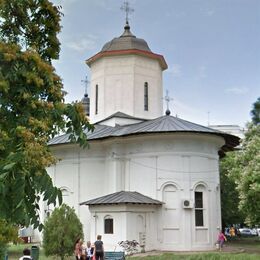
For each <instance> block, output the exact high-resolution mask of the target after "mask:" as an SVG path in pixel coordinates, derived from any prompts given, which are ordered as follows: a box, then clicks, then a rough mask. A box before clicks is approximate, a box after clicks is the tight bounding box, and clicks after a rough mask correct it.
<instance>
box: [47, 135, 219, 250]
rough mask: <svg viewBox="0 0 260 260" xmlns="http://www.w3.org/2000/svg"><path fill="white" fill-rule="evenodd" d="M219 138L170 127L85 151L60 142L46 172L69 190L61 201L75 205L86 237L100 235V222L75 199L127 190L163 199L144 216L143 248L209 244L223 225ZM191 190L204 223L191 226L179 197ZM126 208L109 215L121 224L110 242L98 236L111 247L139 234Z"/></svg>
mask: <svg viewBox="0 0 260 260" xmlns="http://www.w3.org/2000/svg"><path fill="white" fill-rule="evenodd" d="M223 144H224V140H223V138H222V137H217V136H213V135H207V134H204V135H200V134H177V133H175V134H160V135H142V136H136V137H128V138H122V139H111V140H104V141H95V142H94V141H93V142H90V149H86V150H82V149H80V148H76V146H73V145H59V146H53V147H52V149H53V151H54V152H55V154H56V155H57V156H58V157H59V158H61V159H62V161H61V162H59V163H58V164H57V165H56V166H54V167H52V168H50V169H49V170H48V172H49V173H50V175H51V176H52V178H53V181H54V183H55V185H57V186H58V187H67V188H68V190H69V194H70V196H67V197H66V198H64V199H65V201H66V202H67V203H68V204H69V205H70V206H74V208H75V209H76V212H77V213H78V215H79V217H80V220H81V221H82V223H83V225H84V233H85V239H86V240H89V239H90V238H91V240H93V238H94V237H95V236H96V235H97V234H98V233H99V234H101V235H103V232H102V230H103V224H102V223H101V222H98V221H97V222H96V223H94V224H93V221H94V217H93V216H92V217H91V214H90V211H89V210H88V207H87V206H79V203H81V202H84V201H87V200H90V199H93V198H97V197H100V196H103V195H106V194H110V193H113V192H116V191H121V190H126V191H138V192H140V193H142V194H144V195H147V196H149V197H152V198H154V199H158V200H160V201H164V202H166V203H165V204H164V205H163V207H161V208H160V209H158V210H157V211H154V212H153V213H149V214H148V213H147V214H146V216H145V219H146V229H145V230H146V231H145V232H146V240H147V248H148V249H149V250H151V249H158V250H206V249H213V248H214V242H215V241H216V237H217V232H218V227H220V226H221V219H220V218H221V212H220V190H219V169H218V153H217V151H218V149H219V148H220V147H221V146H222V145H223ZM196 189H198V190H199V191H200V190H202V191H203V199H204V209H203V215H204V226H203V227H195V210H194V208H192V209H183V208H182V201H183V199H189V200H191V201H194V192H195V190H196ZM148 208H149V207H148ZM150 210H151V208H150ZM153 210H154V209H153ZM101 211H103V213H102V214H104V215H106V214H107V212H105V208H103V209H100V214H101ZM133 212H134V210H133ZM102 214H101V215H100V218H99V219H102V217H103V215H102ZM131 214H132V215H131ZM131 214H130V213H129V214H126V212H125V213H124V214H123V213H122V214H121V213H120V214H119V213H118V215H115V216H116V218H117V220H116V221H117V223H119V227H121V225H123V226H124V225H125V226H126V229H125V230H120V233H116V234H115V236H114V238H113V239H112V240H111V239H107V238H106V236H103V238H104V240H105V241H106V244H107V246H108V247H107V248H109V249H110V250H112V249H113V248H114V247H115V246H116V244H117V242H118V241H119V240H124V239H136V240H138V239H139V237H138V235H135V234H134V233H133V230H132V228H131V227H133V226H134V221H137V220H136V213H131ZM133 216H135V217H133ZM133 219H134V220H133ZM121 222H122V223H121ZM120 223H121V224H120ZM110 236H111V235H110ZM135 236H136V237H135ZM119 238H120V239H119Z"/></svg>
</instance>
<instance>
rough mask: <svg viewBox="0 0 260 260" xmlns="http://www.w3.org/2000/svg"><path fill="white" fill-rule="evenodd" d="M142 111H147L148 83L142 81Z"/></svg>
mask: <svg viewBox="0 0 260 260" xmlns="http://www.w3.org/2000/svg"><path fill="white" fill-rule="evenodd" d="M144 111H148V83H147V82H145V83H144Z"/></svg>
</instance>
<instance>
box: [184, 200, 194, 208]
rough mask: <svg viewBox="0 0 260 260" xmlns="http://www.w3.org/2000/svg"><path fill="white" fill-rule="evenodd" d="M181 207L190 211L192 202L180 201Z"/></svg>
mask: <svg viewBox="0 0 260 260" xmlns="http://www.w3.org/2000/svg"><path fill="white" fill-rule="evenodd" d="M182 207H183V208H184V209H192V208H193V202H192V201H191V200H183V201H182Z"/></svg>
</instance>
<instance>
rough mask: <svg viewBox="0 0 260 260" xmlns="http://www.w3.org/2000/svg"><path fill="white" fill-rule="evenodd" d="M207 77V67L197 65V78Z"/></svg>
mask: <svg viewBox="0 0 260 260" xmlns="http://www.w3.org/2000/svg"><path fill="white" fill-rule="evenodd" d="M206 77H207V67H206V66H203V65H202V66H199V67H198V78H200V79H202V78H206Z"/></svg>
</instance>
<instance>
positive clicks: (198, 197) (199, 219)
mask: <svg viewBox="0 0 260 260" xmlns="http://www.w3.org/2000/svg"><path fill="white" fill-rule="evenodd" d="M195 226H196V227H203V226H204V219H203V192H198V191H195Z"/></svg>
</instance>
